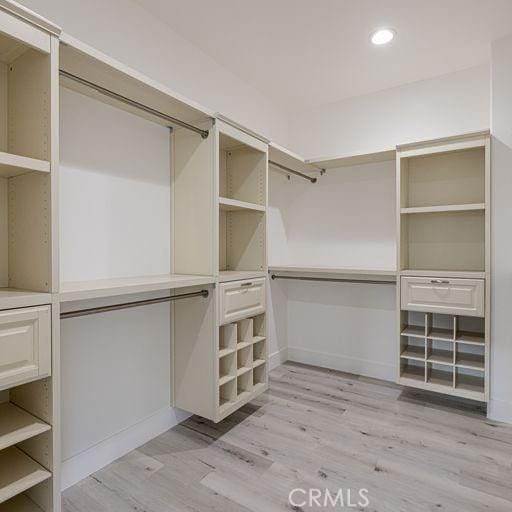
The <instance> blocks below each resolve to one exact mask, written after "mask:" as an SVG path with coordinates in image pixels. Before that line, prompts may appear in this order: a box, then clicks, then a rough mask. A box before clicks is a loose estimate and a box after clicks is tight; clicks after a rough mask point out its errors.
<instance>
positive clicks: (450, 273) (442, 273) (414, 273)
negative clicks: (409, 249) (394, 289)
mask: <svg viewBox="0 0 512 512" xmlns="http://www.w3.org/2000/svg"><path fill="white" fill-rule="evenodd" d="M400 275H402V276H410V277H436V278H439V277H451V278H457V277H458V278H462V279H464V278H466V279H485V272H483V271H480V270H414V269H403V270H400Z"/></svg>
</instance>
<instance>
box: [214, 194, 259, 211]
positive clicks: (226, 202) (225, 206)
mask: <svg viewBox="0 0 512 512" xmlns="http://www.w3.org/2000/svg"><path fill="white" fill-rule="evenodd" d="M219 207H220V209H221V210H224V211H228V212H233V211H241V210H253V211H258V212H264V211H265V209H266V208H265V206H263V205H260V204H255V203H247V202H246V201H238V200H237V199H230V198H228V197H219Z"/></svg>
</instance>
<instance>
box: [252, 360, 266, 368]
mask: <svg viewBox="0 0 512 512" xmlns="http://www.w3.org/2000/svg"><path fill="white" fill-rule="evenodd" d="M263 364H265V359H255V360H254V361H253V363H252V367H253V368H258V366H261V365H263Z"/></svg>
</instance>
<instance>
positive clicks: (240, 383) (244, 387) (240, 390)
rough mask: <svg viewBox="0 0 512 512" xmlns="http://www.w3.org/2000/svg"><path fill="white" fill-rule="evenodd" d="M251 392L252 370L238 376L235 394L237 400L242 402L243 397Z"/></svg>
mask: <svg viewBox="0 0 512 512" xmlns="http://www.w3.org/2000/svg"><path fill="white" fill-rule="evenodd" d="M252 390H253V385H252V370H251V371H248V372H245V373H244V374H242V375H239V376H238V378H237V379H236V394H237V399H238V400H243V399H244V398H245V396H247V395H248V394H250V393H251V391H252Z"/></svg>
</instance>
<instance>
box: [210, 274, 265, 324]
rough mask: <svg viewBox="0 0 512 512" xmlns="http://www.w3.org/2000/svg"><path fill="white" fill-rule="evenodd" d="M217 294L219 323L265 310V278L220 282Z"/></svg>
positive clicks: (232, 320) (239, 318)
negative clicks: (218, 295)
mask: <svg viewBox="0 0 512 512" xmlns="http://www.w3.org/2000/svg"><path fill="white" fill-rule="evenodd" d="M219 294H220V297H219V298H220V300H219V306H220V311H219V314H220V324H221V325H224V324H228V323H230V322H234V321H236V320H241V319H242V318H247V317H249V316H253V315H258V314H260V313H263V312H264V311H265V302H266V301H265V278H263V279H251V280H249V281H235V282H232V283H222V284H221V285H220V289H219Z"/></svg>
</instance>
